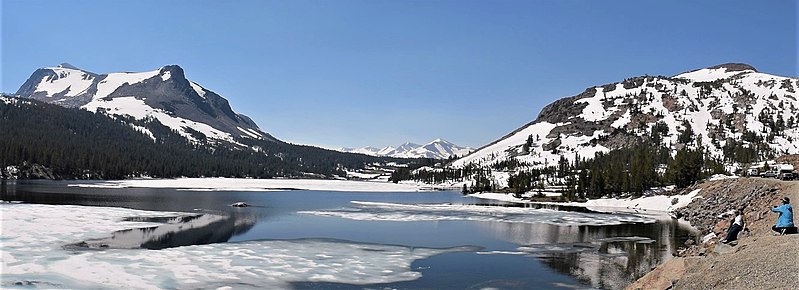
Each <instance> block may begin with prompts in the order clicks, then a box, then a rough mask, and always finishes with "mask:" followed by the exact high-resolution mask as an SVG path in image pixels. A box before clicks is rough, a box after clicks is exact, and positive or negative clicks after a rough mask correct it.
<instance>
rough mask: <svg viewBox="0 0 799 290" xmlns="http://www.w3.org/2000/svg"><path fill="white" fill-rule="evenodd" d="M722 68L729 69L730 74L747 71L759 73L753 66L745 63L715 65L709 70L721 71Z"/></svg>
mask: <svg viewBox="0 0 799 290" xmlns="http://www.w3.org/2000/svg"><path fill="white" fill-rule="evenodd" d="M720 68H725V69H727V71H728V72H733V71H745V70H751V71H757V69H756V68H755V67H753V66H751V65H748V64H745V63H734V62H731V63H724V64H720V65H714V66H711V67H709V68H708V69H720Z"/></svg>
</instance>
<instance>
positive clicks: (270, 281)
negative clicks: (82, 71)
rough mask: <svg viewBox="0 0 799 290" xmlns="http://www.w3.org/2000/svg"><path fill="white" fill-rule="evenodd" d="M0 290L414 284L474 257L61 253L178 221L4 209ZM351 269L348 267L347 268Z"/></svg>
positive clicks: (362, 247) (237, 249) (343, 245)
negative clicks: (431, 262)
mask: <svg viewBox="0 0 799 290" xmlns="http://www.w3.org/2000/svg"><path fill="white" fill-rule="evenodd" d="M0 209H2V211H1V212H2V225H3V228H2V239H0V242H2V249H3V251H2V276H0V277H2V285H0V287H3V288H7V287H12V286H14V283H16V282H22V283H28V282H30V283H33V285H34V286H37V287H43V288H78V289H91V288H96V289H100V288H119V289H155V288H218V287H255V288H267V289H288V288H291V284H290V283H292V282H334V283H349V284H371V283H391V282H399V281H408V280H414V279H417V278H419V277H420V276H421V273H418V272H414V271H411V263H413V261H415V260H418V259H424V258H427V257H430V256H433V255H438V254H442V253H448V252H459V251H477V250H478V249H477V248H473V247H457V248H449V249H431V248H418V247H404V246H392V245H377V244H361V243H352V242H346V241H338V240H321V239H303V240H268V241H253V242H242V243H219V244H209V245H198V246H185V247H177V248H168V249H163V250H139V249H133V250H132V249H107V250H102V251H99V250H87V251H74V250H66V249H64V248H62V246H63V245H66V244H71V243H76V242H79V241H82V240H85V239H88V238H99V237H104V236H110V234H111V232H112V231H117V230H123V229H128V228H136V227H147V226H153V225H156V224H153V223H142V222H123V221H121V220H122V218H124V217H132V216H164V215H181V213H164V212H150V211H139V210H131V209H121V208H107V207H86V206H53V205H33V204H0ZM345 265H346V266H345Z"/></svg>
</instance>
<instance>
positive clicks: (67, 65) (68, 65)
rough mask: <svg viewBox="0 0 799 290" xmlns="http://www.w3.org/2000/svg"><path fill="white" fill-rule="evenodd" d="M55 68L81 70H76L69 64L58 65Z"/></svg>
mask: <svg viewBox="0 0 799 290" xmlns="http://www.w3.org/2000/svg"><path fill="white" fill-rule="evenodd" d="M57 67H60V68H68V69H76V70H81V69H79V68H77V67H76V66H74V65H71V64H69V63H66V62H64V63H61V64H59V65H58V66H57Z"/></svg>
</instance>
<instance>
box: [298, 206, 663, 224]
mask: <svg viewBox="0 0 799 290" xmlns="http://www.w3.org/2000/svg"><path fill="white" fill-rule="evenodd" d="M352 204H353V205H355V207H346V208H338V209H330V210H315V211H301V212H299V213H302V214H310V215H317V216H331V217H340V218H346V219H352V220H369V221H482V222H509V223H528V224H529V223H531V224H538V223H544V224H554V225H575V226H583V225H587V226H606V225H620V224H631V223H654V222H656V220H655V219H653V218H648V217H642V216H637V215H632V214H619V213H616V214H605V213H591V212H573V211H557V210H551V209H536V208H524V207H502V206H483V205H464V204H400V203H385V202H365V201H353V202H352Z"/></svg>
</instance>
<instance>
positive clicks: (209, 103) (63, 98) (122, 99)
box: [16, 63, 276, 143]
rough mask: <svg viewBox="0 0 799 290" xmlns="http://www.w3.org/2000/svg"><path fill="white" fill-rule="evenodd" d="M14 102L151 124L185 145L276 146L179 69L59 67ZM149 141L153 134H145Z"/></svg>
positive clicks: (33, 79) (35, 79) (36, 76)
mask: <svg viewBox="0 0 799 290" xmlns="http://www.w3.org/2000/svg"><path fill="white" fill-rule="evenodd" d="M16 95H17V96H19V97H22V98H31V99H35V100H39V101H43V102H47V103H52V104H57V105H61V106H64V107H68V108H74V107H79V108H82V109H86V110H89V111H93V112H103V113H106V114H108V115H122V116H131V117H134V118H136V119H146V118H154V119H156V120H158V121H159V122H161V123H162V124H164V125H165V126H167V127H170V128H171V129H174V130H176V131H178V132H180V133H181V135H183V136H184V137H186V138H187V139H190V140H195V141H196V140H200V139H203V140H205V139H208V140H217V141H226V142H229V143H236V141H235V139H236V138H252V139H265V140H276V139H274V137H272V136H271V135H269V134H267V133H264V132H263V131H261V130H260V128H258V126H257V125H256V124H255V122H253V121H252V119H250V118H249V117H247V116H245V115H243V114H238V113H236V112H234V111H233V110H232V109H231V107H230V104H229V103H228V101H227V99H225V98H224V97H222V96H220V95H219V94H217V93H215V92H213V91H211V90H208V89H206V88H204V87H202V86H201V85H199V84H197V83H195V82H192V81H190V80H188V79H187V78H186V77H185V74H184V71H183V69H182V68H181V67H180V66H177V65H167V66H164V67H162V68H160V69H157V70H153V71H147V72H135V73H134V72H122V73H109V74H96V73H93V72H89V71H85V70H82V69H79V68H77V67H75V66H73V65H70V64H67V63H64V64H61V65H59V66H56V67H45V68H40V69H37V70H36V71H34V73H33V74H32V75H31V76H30V78H28V80H27V81H26V82H25V83H24V84H23V85H22V86H21V87H20V88H19V90H17V93H16ZM150 135H152V134H150Z"/></svg>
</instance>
